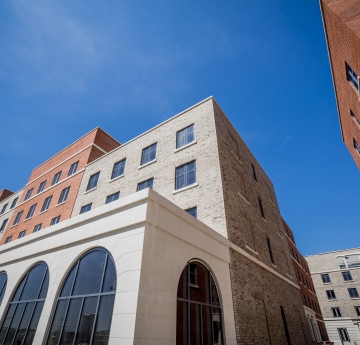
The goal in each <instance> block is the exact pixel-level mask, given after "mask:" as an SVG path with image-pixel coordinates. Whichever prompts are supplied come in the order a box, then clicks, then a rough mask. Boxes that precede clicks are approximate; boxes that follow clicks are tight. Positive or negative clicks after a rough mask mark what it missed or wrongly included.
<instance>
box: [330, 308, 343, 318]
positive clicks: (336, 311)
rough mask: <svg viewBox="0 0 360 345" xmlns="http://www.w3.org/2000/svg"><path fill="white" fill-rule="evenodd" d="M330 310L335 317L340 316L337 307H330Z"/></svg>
mask: <svg viewBox="0 0 360 345" xmlns="http://www.w3.org/2000/svg"><path fill="white" fill-rule="evenodd" d="M331 311H332V313H333V316H334V317H336V318H339V317H342V315H341V311H340V308H339V307H334V308H331Z"/></svg>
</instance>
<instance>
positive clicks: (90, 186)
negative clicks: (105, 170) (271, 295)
mask: <svg viewBox="0 0 360 345" xmlns="http://www.w3.org/2000/svg"><path fill="white" fill-rule="evenodd" d="M99 176H100V172H98V173H96V174H94V175H91V176H90V178H89V183H88V185H87V188H86V190H90V189H94V188H95V187H96V186H97V184H98V180H99Z"/></svg>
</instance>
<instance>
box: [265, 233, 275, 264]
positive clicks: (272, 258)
mask: <svg viewBox="0 0 360 345" xmlns="http://www.w3.org/2000/svg"><path fill="white" fill-rule="evenodd" d="M266 242H267V246H268V251H269V256H270V260H271V263H272V264H273V265H275V262H274V256H273V252H272V249H271V243H270V239H269V238H268V237H266Z"/></svg>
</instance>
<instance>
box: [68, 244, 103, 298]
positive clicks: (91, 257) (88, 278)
mask: <svg viewBox="0 0 360 345" xmlns="http://www.w3.org/2000/svg"><path fill="white" fill-rule="evenodd" d="M105 258H106V254H105V253H104V252H103V251H99V250H95V251H93V252H90V253H89V254H88V255H86V256H84V257H83V258H82V259H81V261H80V266H79V270H78V273H77V277H76V282H75V286H74V292H73V295H85V294H89V293H98V292H100V287H101V278H102V274H103V270H104V265H105Z"/></svg>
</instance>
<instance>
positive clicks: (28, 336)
mask: <svg viewBox="0 0 360 345" xmlns="http://www.w3.org/2000/svg"><path fill="white" fill-rule="evenodd" d="M43 306H44V302H37V303H36V307H35V311H34V314H33V316H32V319H31V323H30V327H29V330H28V332H27V334H26V338H25V341H24V344H23V345H31V344H32V343H33V340H34V336H35V332H36V328H37V325H38V323H39V319H40V315H41V311H42V308H43Z"/></svg>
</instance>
